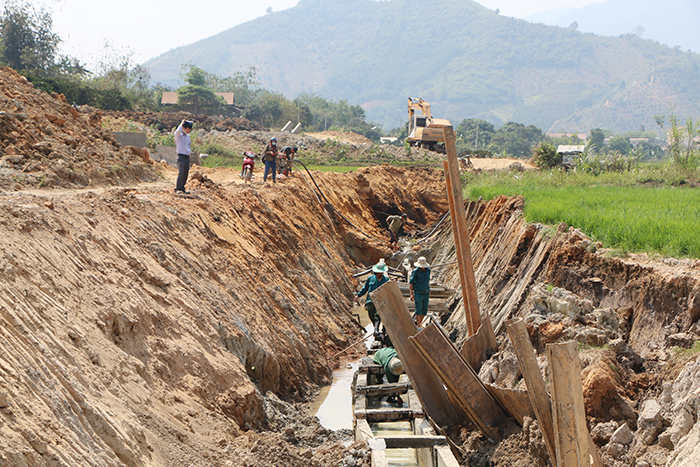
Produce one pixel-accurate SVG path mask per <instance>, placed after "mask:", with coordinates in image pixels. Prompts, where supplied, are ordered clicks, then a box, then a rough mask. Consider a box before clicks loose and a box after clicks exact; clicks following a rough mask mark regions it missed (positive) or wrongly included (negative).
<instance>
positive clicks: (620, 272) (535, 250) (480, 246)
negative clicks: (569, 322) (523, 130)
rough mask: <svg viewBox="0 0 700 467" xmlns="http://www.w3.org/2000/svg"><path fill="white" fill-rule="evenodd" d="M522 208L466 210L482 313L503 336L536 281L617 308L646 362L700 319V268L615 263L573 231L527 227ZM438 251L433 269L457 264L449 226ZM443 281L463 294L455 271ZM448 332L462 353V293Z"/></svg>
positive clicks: (497, 203)
mask: <svg viewBox="0 0 700 467" xmlns="http://www.w3.org/2000/svg"><path fill="white" fill-rule="evenodd" d="M523 208H524V200H523V199H522V198H519V197H517V198H507V197H499V198H497V199H494V200H492V201H489V202H483V201H473V202H467V203H466V205H465V209H466V212H467V219H468V224H469V228H470V238H471V251H472V258H473V263H474V270H475V276H476V282H477V289H478V296H479V306H480V309H481V312H482V315H485V314H487V315H488V316H490V317H491V320H492V323H493V326H494V329H495V330H496V333H497V334H502V333H505V328H504V322H505V320H507V319H509V318H512V317H516V316H526V315H527V314H529V313H531V312H532V311H533V310H532V309H531V308H529V306H530V305H529V304H528V302H527V301H526V298H527V294H528V291H529V288H530V287H531V286H532V285H533V284H535V283H538V282H542V283H546V284H551V285H554V286H556V287H561V288H564V289H567V290H570V291H572V292H573V293H575V294H577V295H579V296H581V297H582V298H586V299H590V300H591V301H592V302H593V304H594V306H595V307H596V308H611V309H613V310H614V311H615V312H616V313H617V315H618V317H620V320H621V321H626V322H628V323H629V334H628V335H627V336H626V337H628V340H629V343H630V344H631V345H632V347H633V348H634V350H635V351H637V352H638V353H639V354H640V355H642V356H643V357H644V356H650V355H653V353H654V352H655V350H657V349H659V348H660V347H662V346H663V345H665V344H666V340H667V337H668V336H669V334H673V333H676V332H683V331H687V330H688V329H689V328H690V327H691V326H692V325H693V324H694V323H696V322H697V320H698V318H700V281H698V274H697V272H698V270H700V263H699V262H697V261H691V260H675V259H666V260H662V261H651V260H650V259H649V258H647V257H645V256H640V255H638V256H633V257H631V258H629V259H619V258H613V257H611V256H610V255H609V254H608V253H607V252H605V251H593V250H591V249H590V248H589V245H590V243H591V242H590V240H589V239H587V238H586V237H585V235H583V234H582V233H581V232H579V231H578V230H576V229H573V228H570V227H568V226H565V225H562V226H559V227H558V229H556V230H555V229H552V228H547V227H545V226H543V225H540V224H528V223H527V222H526V221H525V219H524V217H523ZM434 249H435V251H436V259H435V260H434V261H435V262H436V263H446V262H450V261H455V260H456V252H455V248H454V237H453V233H452V226H451V223H449V222H447V223H445V227H444V228H443V229H442V231H441V233H440V240H439V241H438V242H437V245H436V247H434ZM438 274H439V276H438V277H439V278H440V279H441V280H442V281H444V283H445V284H446V285H448V286H450V287H454V288H456V289H458V290H461V287H460V281H459V273H458V270H457V268H456V265H455V266H450V267H447V268H444V270H443V271H440V272H439V273H438ZM446 329H447V330H448V332H450V335H451V337H452V339H453V340H455V342H456V343H457V344H458V345H459V346H461V344H462V342H464V340H465V339H466V338H467V327H466V319H465V315H464V307H463V304H462V298H461V293H460V294H458V300H457V302H456V303H455V305H454V312H453V313H452V315H451V316H450V318H449V320H448V321H447V323H446Z"/></svg>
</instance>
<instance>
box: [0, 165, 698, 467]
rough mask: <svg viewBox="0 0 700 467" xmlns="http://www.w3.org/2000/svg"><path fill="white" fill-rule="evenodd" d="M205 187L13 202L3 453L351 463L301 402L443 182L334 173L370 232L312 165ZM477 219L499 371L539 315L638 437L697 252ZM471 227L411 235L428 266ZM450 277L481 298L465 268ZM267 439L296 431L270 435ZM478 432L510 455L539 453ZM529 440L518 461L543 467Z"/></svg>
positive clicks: (98, 459)
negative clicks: (675, 256) (357, 304)
mask: <svg viewBox="0 0 700 467" xmlns="http://www.w3.org/2000/svg"><path fill="white" fill-rule="evenodd" d="M199 180H200V183H194V184H193V186H192V190H193V194H192V195H190V196H183V197H175V196H173V195H172V194H171V193H170V192H169V190H163V189H159V188H152V187H151V188H147V187H144V188H138V187H136V188H128V189H127V188H112V189H104V190H92V191H67V192H51V191H46V192H41V193H40V194H23V193H15V194H3V196H0V204H1V205H2V206H1V209H0V226H1V227H0V228H1V229H2V233H3V235H2V236H0V251H1V252H2V256H1V257H0V271H1V274H0V324H1V326H0V347H1V348H0V351H1V352H0V353H1V354H2V355H3V357H2V360H0V377H1V378H0V426H1V427H2V430H3V433H4V435H3V438H2V439H0V453H1V454H0V460H1V461H2V462H1V463H2V465H8V466H15V465H17V466H19V465H25V464H28V465H44V464H47V465H51V464H52V463H53V464H55V465H85V466H87V465H90V466H94V465H97V466H103V465H104V466H112V465H129V466H166V465H185V464H186V463H190V464H192V465H216V466H218V465H247V464H243V463H242V462H243V461H241V459H243V458H246V459H249V458H251V459H252V458H256V456H257V458H260V459H265V458H266V457H265V454H269V455H270V456H271V457H272V458H280V456H281V455H282V454H281V451H280V450H284V452H285V453H286V454H285V456H287V457H284V456H282V457H284V459H285V463H286V465H291V466H296V465H299V466H303V465H308V463H309V457H308V456H311V457H312V458H314V459H316V460H318V462H319V463H320V464H319V465H337V462H336V461H337V459H333V460H328V458H322V457H314V456H317V455H318V456H323V455H330V454H328V452H330V451H324V450H322V449H320V450H319V449H317V448H318V447H319V445H320V444H321V443H323V441H319V440H323V439H325V440H328V439H332V435H331V434H329V433H327V432H324V431H323V429H321V428H320V427H316V428H313V429H310V428H309V426H311V425H304V424H302V423H301V422H300V421H299V420H301V419H302V418H303V417H302V418H300V417H301V416H297V415H295V416H294V417H292V418H290V415H285V414H289V413H293V412H294V409H293V407H292V406H288V405H285V404H289V403H295V402H301V401H306V400H308V398H309V397H310V396H312V395H313V394H314V393H315V392H316V391H317V389H318V387H319V386H320V385H326V384H329V383H330V382H331V370H332V368H334V367H335V366H336V365H337V364H338V363H339V362H338V361H337V359H332V360H331V359H329V357H330V356H332V355H333V354H334V353H336V352H337V351H339V350H341V349H343V348H345V347H347V346H348V345H349V344H350V343H352V342H353V341H354V340H356V339H358V338H359V337H362V334H363V332H364V329H363V328H362V327H361V326H360V325H359V323H358V322H357V321H356V319H355V318H354V317H353V316H352V314H351V313H350V312H349V304H350V303H351V297H352V293H353V292H354V291H355V290H356V287H357V285H358V284H357V282H356V281H352V280H351V279H350V278H351V276H352V272H353V270H354V269H355V268H356V267H359V266H361V265H369V264H373V263H375V262H376V261H377V260H378V259H379V258H382V257H385V255H386V254H387V250H386V236H385V234H384V231H383V229H382V225H381V220H382V219H384V218H385V216H386V214H393V213H399V212H406V213H407V214H408V215H409V218H410V220H411V223H410V224H409V225H408V226H407V228H406V232H407V233H408V234H409V235H414V234H417V233H419V232H423V233H425V234H427V233H428V232H430V231H431V230H432V227H433V226H434V225H435V224H436V223H437V222H438V221H439V219H440V218H441V217H442V215H443V214H444V213H445V212H447V201H446V199H445V196H444V178H443V175H442V172H441V171H436V170H431V169H421V168H412V169H398V168H392V167H376V168H372V169H362V170H359V171H357V172H355V173H352V174H332V173H329V174H319V175H318V176H317V182H318V185H319V187H320V189H321V190H322V191H323V193H324V195H325V197H326V198H327V200H328V202H329V203H330V204H332V205H333V207H334V208H335V209H336V210H337V211H338V212H340V213H342V214H343V215H344V216H345V217H347V218H348V219H349V220H350V222H352V224H354V225H355V226H358V227H359V228H360V229H361V230H362V232H358V231H357V230H356V229H355V228H354V227H352V226H350V225H349V224H348V223H347V222H346V221H344V220H343V219H341V218H340V217H339V216H338V215H337V214H336V213H334V211H333V210H332V209H329V208H328V206H325V203H319V201H318V194H315V193H314V189H313V187H312V185H311V184H310V183H308V180H306V179H305V178H302V177H298V178H297V177H295V178H293V179H290V180H288V181H286V182H285V183H278V184H277V185H278V186H276V187H274V188H273V187H270V188H267V187H266V188H259V189H258V188H253V189H251V188H245V189H242V188H238V187H232V188H225V187H222V186H221V185H218V184H217V183H215V182H212V181H211V180H207V178H206V173H205V176H204V177H200V179H199ZM467 209H468V210H469V220H470V227H471V237H472V255H473V258H474V265H475V269H476V277H477V288H478V292H479V303H480V305H481V308H482V310H483V312H484V313H488V314H489V315H490V316H491V318H492V320H493V324H494V328H495V329H496V331H497V333H498V340H499V343H500V344H501V348H502V349H503V351H502V352H499V354H497V355H494V356H493V357H492V358H491V360H489V361H488V362H487V363H486V364H484V366H483V367H482V368H481V372H482V377H483V378H484V379H490V381H492V382H494V383H496V384H501V383H503V384H510V383H514V384H517V381H518V377H517V370H515V369H514V368H516V366H514V365H513V364H512V362H513V359H512V355H511V354H509V352H508V351H507V347H508V344H507V339H506V338H505V335H504V332H503V323H504V321H505V320H506V319H508V318H511V317H514V316H521V317H524V318H525V319H526V321H527V323H528V329H529V331H530V335H531V338H532V340H533V343H534V344H535V346H536V347H537V348H538V349H542V348H543V346H544V345H545V344H546V343H550V342H557V341H561V340H570V339H574V340H577V341H578V342H580V343H581V344H582V345H584V346H588V347H591V348H595V349H598V350H597V352H598V353H597V354H595V355H594V353H593V352H591V353H590V355H587V356H585V358H584V359H583V360H584V363H585V365H586V368H585V369H584V391H585V396H586V407H587V409H588V410H589V416H590V417H592V423H593V424H596V423H603V422H608V421H616V422H619V423H628V424H629V425H630V426H631V427H632V428H636V426H637V417H638V415H639V412H640V403H641V401H642V400H643V399H644V398H646V397H647V396H648V394H650V393H652V392H653V391H658V390H659V389H660V387H661V385H662V384H663V382H664V377H669V375H671V374H673V373H672V370H674V368H675V367H674V366H673V362H672V361H670V359H669V354H668V348H669V346H670V345H671V344H672V343H673V342H686V341H687V340H688V339H690V342H691V344H692V334H691V333H693V332H696V331H697V329H696V328H697V326H698V325H697V319H698V317H699V316H700V300H699V299H698V298H697V297H698V295H699V294H700V285H699V283H698V276H699V274H698V267H697V264H696V262H693V261H676V260H665V261H660V262H652V261H650V260H648V259H646V258H632V259H628V260H622V259H615V258H611V257H609V256H608V255H606V254H605V252H601V251H594V250H595V245H594V244H593V243H592V242H591V241H590V240H588V239H586V237H585V236H584V235H582V234H581V233H580V232H578V231H576V230H573V229H569V228H567V227H565V226H564V227H561V228H560V229H559V231H557V232H556V233H554V232H551V231H549V230H548V229H545V228H543V227H542V226H533V225H528V224H527V223H526V222H525V221H524V220H523V218H522V200H521V199H517V198H516V199H508V198H500V199H497V200H495V201H492V202H488V203H487V202H473V203H470V204H468V206H467ZM378 219H379V220H380V222H378ZM450 229H451V227H450V222H444V223H443V224H441V226H440V228H439V229H438V230H437V231H436V232H435V234H434V236H433V237H434V239H433V240H432V241H425V242H422V243H419V244H418V243H416V244H415V245H413V244H412V245H410V248H409V250H410V252H409V259H410V260H411V261H414V260H415V259H416V258H417V257H418V256H419V255H425V256H428V257H429V259H430V260H431V261H432V262H433V263H450V262H452V261H454V260H455V251H454V242H453V240H452V234H451V230H450ZM386 259H387V262H388V263H389V264H392V265H397V263H398V262H399V261H400V260H401V259H403V257H399V256H387V257H386ZM435 277H436V279H438V280H439V281H441V282H442V283H444V284H445V285H446V286H448V287H452V288H455V289H459V280H458V275H457V270H456V268H455V267H454V266H447V267H444V268H440V269H439V270H436V272H435ZM449 308H450V311H449V312H448V313H446V314H445V315H443V316H441V321H442V323H443V324H444V326H445V328H446V329H447V331H448V332H449V334H450V337H451V338H452V339H453V340H454V341H455V342H456V343H457V345H461V343H462V342H463V341H464V339H465V338H466V324H465V320H464V313H463V311H462V310H463V307H462V304H461V298H460V296H459V294H458V295H457V298H456V300H455V301H454V302H453V303H450V304H449ZM684 335H685V336H691V337H685V340H684V337H683V336H684ZM606 346H607V347H606ZM360 353H361V348H360V349H358V350H357V351H356V353H355V354H354V355H353V354H351V355H349V356H348V358H353V357H356V356H359V355H360ZM598 354H600V355H598ZM599 362H605V363H607V364H608V365H607V366H605V365H604V366H600V365H599ZM610 364H614V365H616V368H617V369H618V371H617V372H615V373H614V372H611V371H610V370H609V368H611V365H610ZM606 368H608V370H607V371H606ZM677 371H680V370H679V369H677ZM602 383H605V384H602ZM279 398H281V399H283V400H285V401H287V402H282V401H280V400H279ZM304 423H306V422H304ZM292 426H293V427H295V428H290V427H292ZM288 429H291V430H292V431H291V432H289V430H288ZM266 430H268V431H269V432H270V433H273V434H272V435H269V436H279V437H281V438H279V440H278V441H274V442H269V443H266V444H265V445H264V447H261V446H260V445H258V444H257V442H256V441H255V440H256V438H255V436H260V437H264V436H268V435H265V434H264V433H267V432H268V431H266ZM295 430H296V431H295ZM255 433H263V434H260V435H255ZM275 433H277V434H275ZM304 433H308V435H305V434H304ZM323 433H325V434H323ZM514 436H515V435H514ZM517 436H522V435H517ZM244 439H245V440H248V441H246V442H243V441H244ZM261 439H262V438H261ZM275 439H277V438H275ZM453 441H455V440H453ZM462 441H463V442H464V443H467V444H465V446H466V447H464V452H467V453H473V454H469V455H474V456H481V457H480V458H481V459H486V458H488V459H489V461H491V462H493V465H496V466H498V465H508V464H507V462H506V461H507V459H508V456H509V455H511V451H513V452H516V451H517V450H515V451H514V449H513V447H512V445H514V444H517V443H515V442H513V443H511V444H512V445H511V447H510V448H508V451H507V452H505V450H506V448H505V447H506V446H508V444H507V443H504V444H502V445H500V446H501V447H500V448H499V447H498V446H497V447H493V446H491V447H487V446H485V445H481V444H479V442H477V441H475V440H474V439H473V438H470V439H466V440H462ZM462 441H460V440H459V439H457V440H456V442H457V444H459V443H460V442H462ZM520 444H522V443H520ZM525 445H526V448H525V450H526V451H527V452H526V453H523V452H516V454H512V455H513V456H516V457H517V456H520V457H522V456H524V457H527V456H534V457H533V458H532V459H531V460H532V463H533V464H534V465H537V464H538V463H539V462H540V461H541V459H539V458H537V457H536V455H534V454H531V453H530V452H531V451H532V452H536V451H537V450H536V449H534V448H533V449H530V450H528V448H527V443H525ZM246 446H247V447H246ZM255 446H257V447H255ZM652 447H653V446H652ZM246 449H247V450H246ZM260 449H262V451H260ZM305 449H310V451H306V450H305ZM499 449H503V450H504V451H503V452H501V451H499ZM630 449H631V448H630ZM241 450H243V451H241ZM317 451H318V452H319V454H316V452H317ZM253 453H255V455H253ZM323 453H326V454H323ZM528 453H530V454H528ZM340 455H341V456H342V455H344V454H340ZM622 455H623V456H624V455H628V454H622ZM246 456H248V457H246ZM47 459H50V460H51V461H50V462H48V463H47ZM205 459H208V460H205ZM212 459H216V461H213V460H212ZM499 459H502V461H499ZM228 461H230V462H231V464H226V462H228ZM23 462H24V463H25V464H23ZM246 462H247V461H246ZM260 462H262V461H260ZM324 462H328V464H325V463H324ZM499 462H503V463H502V464H499ZM250 465H256V464H255V462H253V461H251V464H250ZM257 465H260V466H261V465H265V464H264V463H263V464H260V463H259V462H258V464H257ZM609 465H613V464H612V463H611V464H609ZM652 465H654V464H652Z"/></svg>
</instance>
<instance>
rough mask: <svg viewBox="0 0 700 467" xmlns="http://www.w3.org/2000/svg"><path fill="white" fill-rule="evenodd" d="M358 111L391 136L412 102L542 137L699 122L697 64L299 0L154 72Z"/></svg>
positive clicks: (419, 10) (171, 55) (620, 41)
mask: <svg viewBox="0 0 700 467" xmlns="http://www.w3.org/2000/svg"><path fill="white" fill-rule="evenodd" d="M184 63H192V64H195V65H197V66H199V67H201V68H203V69H205V70H207V71H208V72H211V73H216V74H219V75H223V76H226V75H229V74H231V73H234V72H236V71H240V70H247V69H248V68H249V67H251V66H254V67H256V68H257V69H258V76H259V78H260V81H261V84H262V85H263V86H265V87H267V88H269V89H273V90H276V91H279V92H283V93H284V94H286V95H287V96H289V97H293V96H295V95H296V94H298V93H299V92H309V93H316V94H319V95H321V96H324V97H326V98H330V99H334V100H341V99H346V100H347V101H348V102H350V103H352V104H361V105H363V107H364V108H365V110H366V112H367V117H368V119H369V120H372V121H376V122H379V123H381V124H382V125H384V127H385V128H393V127H396V126H398V124H399V123H400V122H402V121H403V122H405V120H406V100H407V98H408V96H413V97H422V98H424V99H426V100H427V101H428V102H430V103H431V104H432V110H433V115H434V116H436V117H440V118H449V119H451V120H452V121H453V123H455V124H456V123H458V122H459V121H461V120H462V119H464V118H467V117H474V118H483V119H486V120H489V121H491V122H493V123H495V124H497V125H498V124H501V123H503V122H506V121H509V120H513V121H518V122H523V123H526V124H535V125H537V126H538V127H540V128H542V129H544V130H552V131H577V130H579V131H587V130H588V129H590V128H595V127H603V128H608V129H611V130H614V131H626V130H637V129H639V128H640V126H642V125H644V126H645V127H646V128H647V129H651V128H653V127H654V126H655V125H654V121H653V116H654V115H655V114H658V113H664V112H667V111H668V109H669V105H670V104H672V103H673V104H675V106H676V112H678V113H680V114H682V115H685V114H692V115H698V114H700V55H697V54H694V53H689V52H683V51H681V50H678V49H674V48H670V47H666V46H663V45H661V44H658V43H655V42H652V41H649V40H644V39H641V38H639V37H637V36H635V35H631V34H630V35H626V36H623V37H615V38H612V37H601V36H595V35H593V34H586V33H581V32H580V31H577V30H574V29H571V28H559V27H553V26H545V25H543V24H531V23H529V22H527V21H525V20H520V19H515V18H509V17H502V16H499V15H498V14H496V13H495V12H494V11H491V10H488V9H486V8H484V7H482V6H481V5H479V4H477V3H475V2H473V1H470V0H433V1H431V2H424V1H419V0H391V1H382V2H378V1H375V0H343V1H339V0H301V1H300V2H299V4H298V5H297V6H296V7H294V8H291V9H288V10H284V11H281V12H277V13H272V14H269V15H266V16H264V17H261V18H258V19H256V20H253V21H250V22H248V23H245V24H242V25H239V26H236V27H234V28H231V29H229V30H227V31H224V32H222V33H220V34H217V35H215V36H213V37H210V38H208V39H205V40H201V41H198V42H196V43H194V44H191V45H188V46H183V47H179V48H177V49H174V50H172V51H170V52H168V53H166V54H163V55H161V56H159V57H157V58H155V59H153V60H151V61H149V62H147V63H146V66H148V67H149V68H150V70H151V76H152V78H153V79H154V80H155V81H160V82H163V83H165V84H170V85H175V84H176V83H177V78H178V76H179V73H180V70H181V65H182V64H184Z"/></svg>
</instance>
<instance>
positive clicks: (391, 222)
mask: <svg viewBox="0 0 700 467" xmlns="http://www.w3.org/2000/svg"><path fill="white" fill-rule="evenodd" d="M406 219H408V216H407V215H406V214H401V215H400V216H389V217H387V218H386V223H387V225H388V226H389V236H390V239H389V248H390V249H392V250H393V251H396V250H398V249H399V244H398V242H399V237H398V235H399V229H401V227H402V226H403V225H404V224H405V223H406Z"/></svg>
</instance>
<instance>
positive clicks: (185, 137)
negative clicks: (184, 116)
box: [175, 120, 192, 194]
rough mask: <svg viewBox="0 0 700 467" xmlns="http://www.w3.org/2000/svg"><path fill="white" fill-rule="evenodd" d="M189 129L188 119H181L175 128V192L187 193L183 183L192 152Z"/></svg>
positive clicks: (190, 126) (190, 123)
mask: <svg viewBox="0 0 700 467" xmlns="http://www.w3.org/2000/svg"><path fill="white" fill-rule="evenodd" d="M190 131H192V122H190V121H189V120H183V121H182V122H181V123H180V126H178V127H177V130H175V147H176V148H177V182H176V184H175V193H185V194H187V193H189V192H188V191H185V183H187V175H189V173H190V154H191V153H192V150H191V149H190V144H191V141H190Z"/></svg>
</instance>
